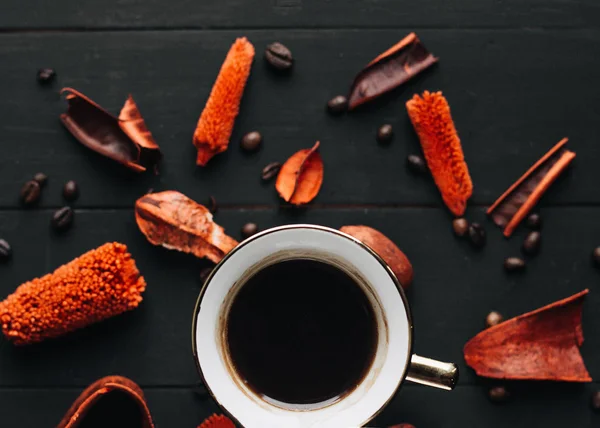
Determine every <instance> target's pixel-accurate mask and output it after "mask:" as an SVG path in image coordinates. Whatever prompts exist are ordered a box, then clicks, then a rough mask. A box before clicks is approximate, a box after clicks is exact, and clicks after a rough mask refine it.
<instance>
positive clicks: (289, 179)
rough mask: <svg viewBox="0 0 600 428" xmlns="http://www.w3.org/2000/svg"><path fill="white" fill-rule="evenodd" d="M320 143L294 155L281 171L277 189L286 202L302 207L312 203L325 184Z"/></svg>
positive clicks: (276, 185)
mask: <svg viewBox="0 0 600 428" xmlns="http://www.w3.org/2000/svg"><path fill="white" fill-rule="evenodd" d="M318 149H319V142H318V141H317V142H316V143H315V145H314V146H313V147H312V148H311V149H303V150H300V151H298V152H296V153H294V154H293V155H292V157H290V158H289V159H288V160H287V161H286V162H285V163H284V164H283V166H282V167H281V169H280V170H279V175H278V176H277V181H276V182H275V188H276V189H277V191H278V192H279V196H281V197H282V198H283V199H284V200H285V201H286V202H290V203H292V204H294V205H302V204H306V203H308V202H310V201H312V200H313V199H314V198H315V196H317V194H318V193H319V190H320V189H321V184H322V183H323V160H322V159H321V155H320V154H319V151H318Z"/></svg>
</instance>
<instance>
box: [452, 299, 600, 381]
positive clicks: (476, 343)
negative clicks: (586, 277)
mask: <svg viewBox="0 0 600 428" xmlns="http://www.w3.org/2000/svg"><path fill="white" fill-rule="evenodd" d="M587 293H588V290H584V291H582V292H580V293H577V294H575V295H573V296H571V297H568V298H566V299H563V300H560V301H558V302H555V303H552V304H550V305H548V306H544V307H543V308H540V309H537V310H535V311H533V312H529V313H526V314H524V315H520V316H518V317H516V318H512V319H510V320H508V321H505V322H503V323H501V324H498V325H496V326H493V327H490V328H488V329H487V330H484V331H482V332H481V333H479V334H478V335H477V336H475V337H474V338H472V339H471V340H469V342H467V344H466V345H465V347H464V350H463V352H464V356H465V361H466V362H467V365H468V366H469V367H471V368H473V369H474V370H475V372H476V373H477V374H478V375H479V376H483V377H490V378H495V379H521V380H552V381H564V382H591V381H592V378H591V377H590V375H589V373H588V371H587V370H586V368H585V365H584V363H583V359H582V357H581V354H580V353H579V347H580V346H581V344H582V343H583V331H582V328H581V305H582V303H583V298H584V297H585V295H586V294H587Z"/></svg>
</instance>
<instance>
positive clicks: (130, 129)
mask: <svg viewBox="0 0 600 428" xmlns="http://www.w3.org/2000/svg"><path fill="white" fill-rule="evenodd" d="M61 93H66V94H67V96H66V99H67V102H68V103H69V106H68V109H67V112H66V113H63V114H61V115H60V120H61V121H62V123H63V124H64V125H65V127H66V128H67V129H68V130H69V132H71V134H73V136H74V137H75V138H76V139H77V140H78V141H79V142H80V143H81V144H83V145H84V146H86V147H88V148H90V149H92V150H94V151H95V152H97V153H100V154H101V155H104V156H106V157H108V158H110V159H113V160H115V161H117V162H119V163H122V164H123V165H125V166H126V167H128V168H131V169H132V170H134V171H136V172H142V171H146V169H147V168H156V167H157V165H158V162H159V161H160V159H161V157H162V154H161V152H160V149H159V147H158V144H156V142H155V141H154V139H153V138H152V134H150V131H148V128H147V127H146V124H145V123H144V119H143V118H142V115H141V114H140V111H139V110H138V108H137V105H136V104H135V102H134V101H133V98H132V97H131V95H130V96H129V97H128V98H127V101H125V105H124V106H123V109H122V110H121V113H120V115H119V117H118V118H117V117H115V116H113V115H112V114H110V113H109V112H108V111H106V110H104V109H103V108H102V107H100V106H99V105H98V104H96V103H95V102H94V101H92V100H91V99H89V98H88V97H86V96H85V95H83V94H82V93H81V92H78V91H76V90H75V89H71V88H64V89H63V90H62V91H61Z"/></svg>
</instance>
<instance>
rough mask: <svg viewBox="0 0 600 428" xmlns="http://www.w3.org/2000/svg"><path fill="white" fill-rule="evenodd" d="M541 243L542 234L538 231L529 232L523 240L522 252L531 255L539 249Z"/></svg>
mask: <svg viewBox="0 0 600 428" xmlns="http://www.w3.org/2000/svg"><path fill="white" fill-rule="evenodd" d="M541 243H542V234H541V233H540V232H538V231H534V232H530V233H529V234H528V235H527V236H526V237H525V240H524V241H523V252H524V253H525V254H527V255H529V256H533V255H534V254H537V253H538V252H539V251H540V245H541Z"/></svg>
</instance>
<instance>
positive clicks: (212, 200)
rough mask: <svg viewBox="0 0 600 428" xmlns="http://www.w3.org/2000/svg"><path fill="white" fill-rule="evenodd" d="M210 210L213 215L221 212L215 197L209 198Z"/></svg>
mask: <svg viewBox="0 0 600 428" xmlns="http://www.w3.org/2000/svg"><path fill="white" fill-rule="evenodd" d="M208 210H209V211H210V212H211V213H213V214H214V213H216V212H217V211H218V210H219V205H217V200H216V199H215V197H214V196H211V197H210V198H208Z"/></svg>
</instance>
